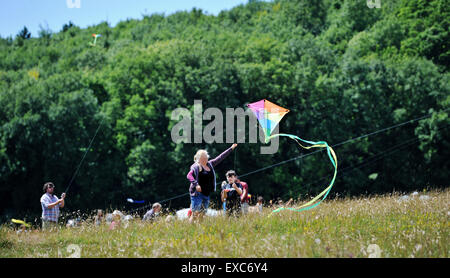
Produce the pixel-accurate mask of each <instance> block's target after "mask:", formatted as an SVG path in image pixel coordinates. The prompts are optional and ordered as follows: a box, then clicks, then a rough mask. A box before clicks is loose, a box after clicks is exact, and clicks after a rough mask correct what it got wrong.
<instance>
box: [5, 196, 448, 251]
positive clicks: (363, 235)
mask: <svg viewBox="0 0 450 278" xmlns="http://www.w3.org/2000/svg"><path fill="white" fill-rule="evenodd" d="M449 192H450V190H449V189H447V190H444V191H432V192H426V193H423V192H421V193H420V194H419V195H418V196H414V197H410V199H409V200H406V201H399V195H398V194H390V195H385V196H373V197H370V198H355V199H336V200H327V201H325V202H324V203H322V204H321V205H320V206H318V207H317V208H315V209H312V210H309V211H304V212H300V213H296V212H291V211H283V212H281V213H277V214H275V215H271V216H269V214H270V212H271V210H270V209H269V208H265V210H264V212H263V213H262V214H252V215H248V216H245V217H241V218H227V217H217V218H205V219H204V220H203V221H202V222H201V223H193V224H191V223H189V222H188V221H184V220H174V221H170V222H166V221H165V220H163V219H164V218H162V219H161V220H160V221H156V222H154V223H144V222H142V221H140V220H135V221H132V222H130V223H129V225H128V226H127V227H124V226H122V227H121V228H120V229H117V230H113V231H110V230H109V229H108V226H107V225H106V224H105V225H103V226H94V225H92V224H88V223H86V224H83V225H81V226H80V227H76V228H61V229H60V230H57V231H55V232H52V233H49V232H43V231H40V230H31V231H29V232H27V233H20V234H18V233H17V232H16V231H15V230H14V229H12V228H11V227H10V226H5V225H4V226H2V227H1V228H0V229H1V233H0V257H26V258H28V257H68V256H69V255H70V254H72V255H73V254H75V255H79V256H81V257H269V258H274V257H275V258H278V257H378V256H379V257H407V258H408V257H445V258H448V257H449V255H450V254H449V250H450V249H449V242H450V241H449V228H450V226H449V221H448V220H449V218H450V208H449ZM422 195H428V196H429V198H428V199H421V198H420V196H422ZM73 252H74V253H73ZM77 252H78V254H76V253H77Z"/></svg>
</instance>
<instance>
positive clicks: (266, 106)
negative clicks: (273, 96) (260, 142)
mask: <svg viewBox="0 0 450 278" xmlns="http://www.w3.org/2000/svg"><path fill="white" fill-rule="evenodd" d="M248 107H249V108H250V109H252V111H253V113H254V114H255V116H256V118H257V119H258V122H259V124H260V125H261V127H262V129H263V130H264V135H265V138H266V143H268V142H269V140H270V139H269V137H270V134H271V133H272V131H273V130H274V129H275V127H276V126H277V124H278V122H279V121H281V119H282V118H283V117H284V115H286V114H287V113H288V112H289V110H288V109H286V108H283V107H281V106H278V105H276V104H275V103H272V102H270V101H268V100H266V99H262V100H260V101H257V102H254V103H250V104H248Z"/></svg>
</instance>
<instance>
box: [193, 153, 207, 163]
mask: <svg viewBox="0 0 450 278" xmlns="http://www.w3.org/2000/svg"><path fill="white" fill-rule="evenodd" d="M202 154H205V155H206V157H207V158H208V160H209V154H208V152H207V151H206V150H198V151H197V153H196V154H195V155H194V161H195V162H197V163H198V161H199V159H200V157H201V156H202Z"/></svg>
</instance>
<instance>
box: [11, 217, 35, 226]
mask: <svg viewBox="0 0 450 278" xmlns="http://www.w3.org/2000/svg"><path fill="white" fill-rule="evenodd" d="M11 222H13V223H15V224H20V225H24V226H25V227H31V225H30V224H28V223H26V222H25V221H22V220H17V219H11Z"/></svg>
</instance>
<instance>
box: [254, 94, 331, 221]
mask: <svg viewBox="0 0 450 278" xmlns="http://www.w3.org/2000/svg"><path fill="white" fill-rule="evenodd" d="M247 106H248V107H249V108H250V109H251V110H252V112H253V113H254V114H255V116H256V118H257V119H258V122H259V124H260V125H261V128H262V129H263V131H264V135H265V142H266V143H268V142H269V141H270V139H272V138H274V137H277V136H285V137H289V138H291V139H293V140H295V142H297V144H299V145H300V147H302V148H304V149H311V148H326V150H327V153H328V157H329V158H330V160H331V164H333V166H334V175H333V178H332V179H331V182H330V184H329V185H328V187H327V188H325V190H323V191H322V192H321V193H320V194H319V195H317V196H316V197H314V198H313V199H312V200H311V201H309V202H307V203H306V204H303V205H301V206H299V207H297V208H287V207H281V208H278V209H276V210H274V211H273V212H278V211H281V210H284V209H289V210H293V211H297V212H300V211H303V210H309V209H312V208H314V207H316V206H318V205H319V204H320V203H321V202H322V201H323V200H324V199H325V198H326V197H327V196H328V193H330V190H331V188H332V187H333V184H334V181H335V179H336V175H337V158H336V154H335V152H334V150H333V149H332V148H331V147H330V146H328V144H327V142H325V141H319V142H312V141H306V140H303V139H301V138H299V137H298V136H295V135H292V134H284V133H279V134H272V131H273V130H274V129H275V127H276V126H277V125H278V123H279V122H280V121H281V119H282V118H283V117H284V115H286V114H287V113H288V112H289V110H288V109H286V108H283V107H281V106H278V105H276V104H275V103H272V102H270V101H268V100H266V99H262V100H260V101H257V102H254V103H250V104H248V105H247ZM300 142H303V143H306V144H309V145H311V146H304V145H302V144H301V143H300ZM322 196H323V197H322ZM321 197H322V199H321V200H319V199H320V198H321ZM318 200H319V201H318Z"/></svg>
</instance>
